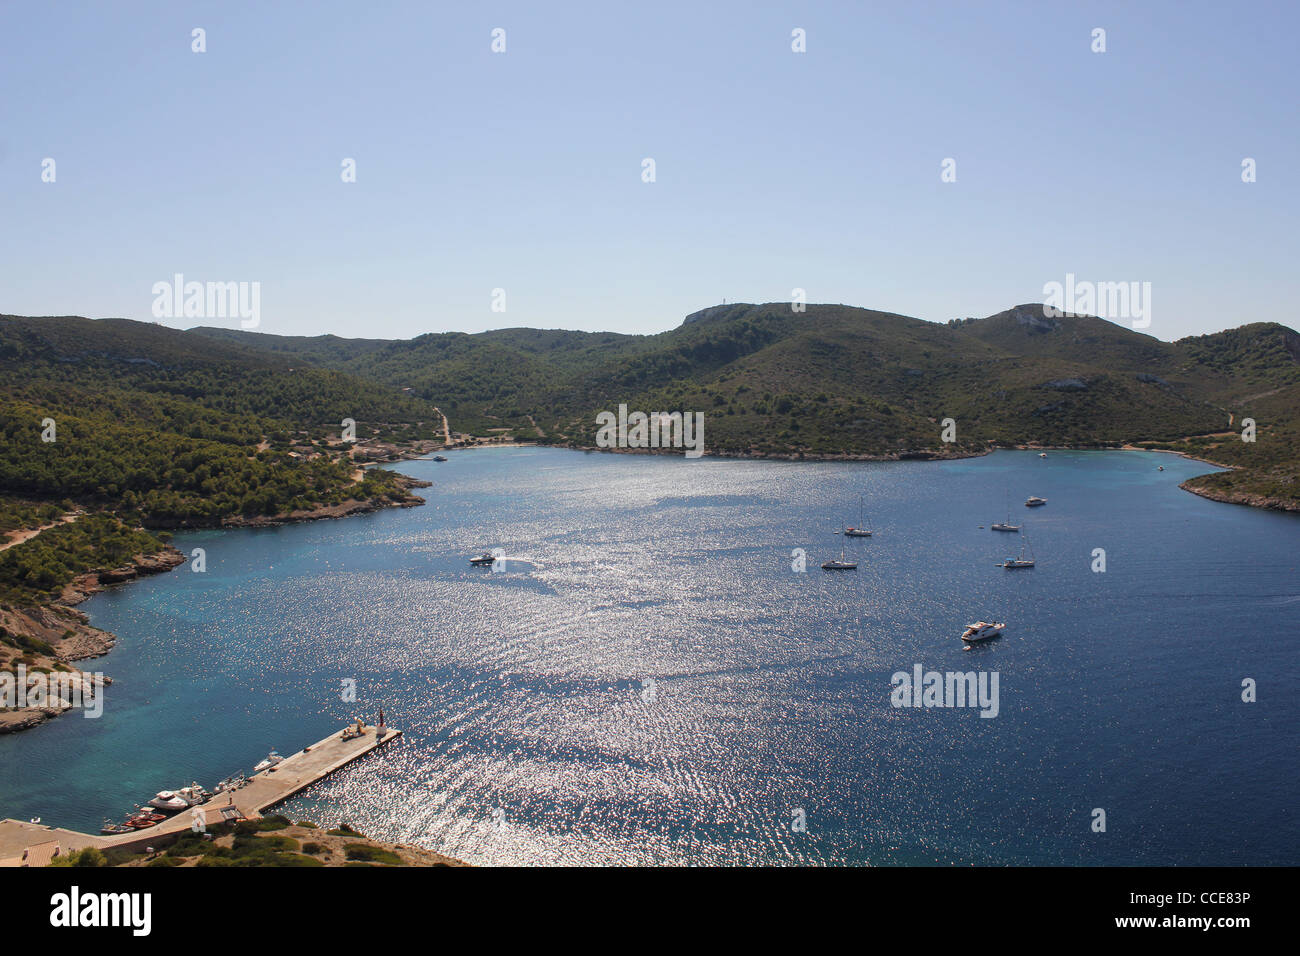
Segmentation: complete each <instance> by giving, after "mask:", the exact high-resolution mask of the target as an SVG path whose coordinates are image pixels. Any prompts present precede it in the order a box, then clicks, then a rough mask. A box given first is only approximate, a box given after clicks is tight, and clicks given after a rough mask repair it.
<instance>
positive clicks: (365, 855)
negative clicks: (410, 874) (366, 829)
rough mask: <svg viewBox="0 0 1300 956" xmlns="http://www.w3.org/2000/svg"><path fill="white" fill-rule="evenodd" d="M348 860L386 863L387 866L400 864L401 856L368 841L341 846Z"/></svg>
mask: <svg viewBox="0 0 1300 956" xmlns="http://www.w3.org/2000/svg"><path fill="white" fill-rule="evenodd" d="M343 850H344V852H345V853H346V854H347V858H348V859H349V860H357V861H364V862H367V863H386V864H388V865H389V866H401V865H402V858H401V857H400V856H398V855H397V854H396V853H394V852H393V851H392V850H385V849H383V848H382V847H377V846H371V845H370V844H368V843H348V844H346V845H345V846H344V847H343Z"/></svg>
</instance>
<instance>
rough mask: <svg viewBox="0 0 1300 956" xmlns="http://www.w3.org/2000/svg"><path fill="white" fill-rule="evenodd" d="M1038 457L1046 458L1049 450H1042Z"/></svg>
mask: <svg viewBox="0 0 1300 956" xmlns="http://www.w3.org/2000/svg"><path fill="white" fill-rule="evenodd" d="M1038 457H1039V458H1046V457H1047V452H1045V451H1040V452H1039V453H1038Z"/></svg>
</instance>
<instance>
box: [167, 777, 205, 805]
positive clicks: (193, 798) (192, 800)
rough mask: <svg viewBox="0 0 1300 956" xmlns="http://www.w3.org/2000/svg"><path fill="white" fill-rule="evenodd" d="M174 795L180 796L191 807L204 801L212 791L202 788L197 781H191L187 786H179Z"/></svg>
mask: <svg viewBox="0 0 1300 956" xmlns="http://www.w3.org/2000/svg"><path fill="white" fill-rule="evenodd" d="M176 796H178V797H180V798H181V799H182V800H184V801H185V802H186V803H188V804H189V805H190V806H192V807H197V806H198V805H199V804H200V803H206V802H207V801H208V798H210V797H211V796H212V793H211V792H210V791H208V790H204V789H203V788H202V787H201V786H199V785H198V784H197V783H194V782H191V783H190V785H189V786H188V787H181V789H179V790H177V791H176Z"/></svg>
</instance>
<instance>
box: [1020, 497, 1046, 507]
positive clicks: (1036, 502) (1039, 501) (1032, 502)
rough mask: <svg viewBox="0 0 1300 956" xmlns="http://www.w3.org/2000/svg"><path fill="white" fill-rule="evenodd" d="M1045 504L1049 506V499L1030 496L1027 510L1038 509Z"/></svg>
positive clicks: (1026, 501)
mask: <svg viewBox="0 0 1300 956" xmlns="http://www.w3.org/2000/svg"><path fill="white" fill-rule="evenodd" d="M1045 504H1047V499H1046V498H1040V497H1038V496H1037V495H1030V496H1029V497H1028V498H1026V499H1025V507H1026V508H1038V507H1041V506H1042V505H1045Z"/></svg>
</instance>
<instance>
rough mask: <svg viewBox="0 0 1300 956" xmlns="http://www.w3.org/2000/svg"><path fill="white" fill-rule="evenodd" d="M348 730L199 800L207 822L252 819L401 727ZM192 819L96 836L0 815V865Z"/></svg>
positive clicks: (154, 835)
mask: <svg viewBox="0 0 1300 956" xmlns="http://www.w3.org/2000/svg"><path fill="white" fill-rule="evenodd" d="M350 730H351V725H350V726H349V727H348V728H345V729H344V730H342V731H336V732H335V733H333V734H331V735H330V736H328V737H326V738H325V739H324V740H321V741H317V742H316V743H314V744H312V745H311V746H310V747H304V748H303V749H302V750H299V751H298V752H297V753H294V754H290V755H289V756H287V757H285V758H284V759H283V760H281V761H280V762H279V763H278V764H276V765H275V766H274V767H271V768H269V769H267V770H263V771H262V772H261V773H258V774H254V775H253V776H251V777H249V778H248V783H247V784H245V785H244V786H243V787H240V788H239V789H238V790H231V791H227V792H226V793H219V794H217V795H216V796H214V797H213V798H212V799H211V800H209V801H208V802H207V803H205V804H203V805H202V807H203V811H204V822H205V824H206V825H207V826H212V825H213V824H215V823H220V822H222V821H223V818H224V817H226V816H227V815H230V814H231V813H232V810H233V813H234V814H235V815H237V816H239V817H243V818H244V819H246V820H254V819H256V818H257V817H260V816H261V815H262V814H263V813H264V812H265V811H267V810H269V809H271V808H272V807H275V806H276V805H278V804H281V803H284V801H286V800H288V799H289V798H290V797H292V796H294V794H297V793H300V792H301V791H303V790H305V789H306V788H307V787H310V786H311V785H312V784H313V783H316V782H317V781H318V780H323V779H325V778H326V777H328V776H329V775H330V774H332V773H334V772H335V771H336V770H338V769H339V768H341V767H345V766H347V765H348V764H350V763H352V761H354V760H357V759H358V758H360V757H364V756H365V755H366V754H368V753H370V752H371V751H372V750H375V749H377V748H379V747H382V746H383V745H384V744H386V743H388V742H389V741H392V740H394V739H396V738H397V737H400V736H401V735H402V732H401V731H400V730H394V729H393V728H391V727H383V728H376V727H373V726H367V727H366V728H365V733H363V734H361V735H359V736H352V737H351V738H350V739H344V734H345V733H347V732H349V731H350ZM381 731H382V732H381ZM177 786H180V784H177ZM152 796H153V795H152V794H142V795H141V802H142V803H147V802H148V800H149V799H151V798H152ZM193 822H194V817H193V813H192V811H191V810H182V811H181V812H180V813H177V814H176V815H174V816H172V817H170V818H168V819H166V820H164V821H163V822H162V823H159V824H157V825H156V826H152V827H149V828H148V829H145V830H136V831H134V832H132V833H123V834H118V835H114V836H99V835H92V834H89V833H78V832H77V831H75V830H64V829H60V828H57V827H50V826H45V825H43V824H37V823H25V822H23V821H21V820H0V866H27V865H32V864H36V863H38V862H40V863H41V865H44V863H43V862H41V861H43V860H45V858H46V857H47V856H48V855H49V851H50V849H51V848H50V846H49V844H51V843H55V844H57V845H58V852H59V853H69V852H71V851H74V850H80V849H83V848H84V847H89V846H93V847H98V848H99V849H101V850H111V849H125V850H132V851H134V850H141V849H144V848H145V847H147V846H159V847H160V846H166V845H167V844H168V843H170V842H171V841H173V840H175V839H176V837H177V836H179V835H180V834H182V833H188V832H190V828H191V826H192V824H193Z"/></svg>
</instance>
